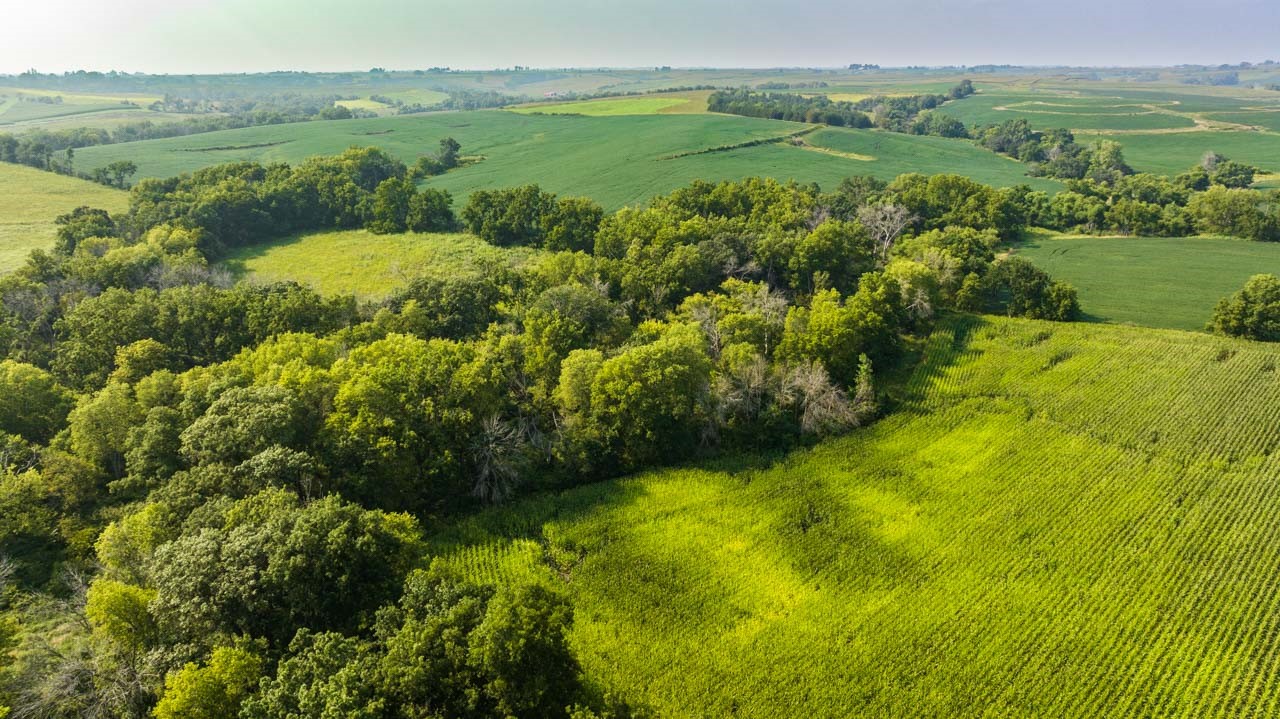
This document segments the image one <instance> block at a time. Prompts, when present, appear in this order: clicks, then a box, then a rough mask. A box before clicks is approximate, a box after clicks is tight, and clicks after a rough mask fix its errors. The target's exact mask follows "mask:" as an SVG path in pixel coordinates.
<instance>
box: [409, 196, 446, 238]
mask: <svg viewBox="0 0 1280 719" xmlns="http://www.w3.org/2000/svg"><path fill="white" fill-rule="evenodd" d="M452 205H453V196H452V195H450V194H449V191H448V190H437V189H434V188H431V187H428V188H426V189H424V190H423V191H422V192H419V193H417V194H415V195H414V196H413V197H412V198H410V199H409V214H408V216H407V217H406V218H405V221H406V224H407V225H408V228H409V229H410V230H411V231H413V232H448V231H450V230H452V229H453V227H454V225H455V224H456V223H457V218H455V217H454V216H453V208H452Z"/></svg>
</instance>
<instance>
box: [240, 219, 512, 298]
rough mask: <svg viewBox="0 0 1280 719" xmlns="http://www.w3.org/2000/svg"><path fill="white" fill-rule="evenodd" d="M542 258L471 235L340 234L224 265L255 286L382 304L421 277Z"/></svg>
mask: <svg viewBox="0 0 1280 719" xmlns="http://www.w3.org/2000/svg"><path fill="white" fill-rule="evenodd" d="M536 254H537V251H536V250H532V249H529V248H523V247H518V248H511V249H500V248H497V247H494V246H492V245H490V244H488V243H486V242H484V241H483V240H480V239H478V238H476V237H473V236H471V235H467V234H415V233H407V234H402V235H375V234H373V233H371V232H369V231H367V230H339V231H332V232H317V233H312V234H305V235H297V236H294V237H289V238H285V239H282V240H277V241H274V242H269V243H265V244H261V245H255V246H253V247H244V248H240V249H238V250H236V251H235V252H234V253H233V254H231V255H230V256H229V257H228V258H227V259H226V260H225V261H224V265H225V266H226V267H228V268H229V269H231V270H232V272H233V273H234V274H236V275H238V276H240V277H243V278H246V279H248V280H250V281H254V282H275V281H295V282H301V283H302V284H305V285H310V286H311V287H313V288H314V289H316V290H317V291H318V292H321V293H325V294H353V295H356V296H357V297H358V298H361V299H368V300H376V299H380V298H382V297H385V296H386V295H388V294H390V293H391V292H392V291H393V290H395V289H396V288H398V287H401V286H404V285H406V284H408V283H409V281H410V280H412V279H414V278H417V277H424V276H438V277H441V278H444V277H453V276H457V275H460V274H466V273H470V272H475V271H476V269H477V266H478V263H482V262H498V261H505V262H509V263H511V264H512V265H519V264H520V263H522V262H524V261H526V260H528V259H529V258H531V257H534V256H535V255H536Z"/></svg>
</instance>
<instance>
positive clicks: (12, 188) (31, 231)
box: [0, 162, 129, 274]
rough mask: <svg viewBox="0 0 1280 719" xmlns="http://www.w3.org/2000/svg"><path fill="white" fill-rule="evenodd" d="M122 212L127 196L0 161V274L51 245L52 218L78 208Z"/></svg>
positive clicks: (116, 191) (83, 181)
mask: <svg viewBox="0 0 1280 719" xmlns="http://www.w3.org/2000/svg"><path fill="white" fill-rule="evenodd" d="M81 205H89V206H92V207H100V208H102V209H104V210H109V211H111V212H123V211H124V210H125V209H126V208H127V207H128V206H129V195H128V194H127V193H125V192H121V191H120V190H113V189H110V188H107V187H103V186H102V185H98V184H95V183H92V182H87V181H85V180H78V179H76V178H74V177H65V176H63V175H55V174H53V173H52V172H44V171H42V170H36V169H33V168H30V167H24V166H22V165H11V164H9V163H2V162H0V274H3V273H5V272H10V271H12V270H14V269H16V268H17V267H20V266H21V265H22V263H23V262H24V261H25V260H26V258H27V254H28V253H29V252H31V250H34V249H37V248H48V247H50V246H51V245H52V244H53V239H54V235H55V232H56V227H55V226H54V224H53V220H54V218H56V217H57V216H58V215H62V214H66V213H68V212H70V211H71V210H74V209H75V208H77V207H79V206H81Z"/></svg>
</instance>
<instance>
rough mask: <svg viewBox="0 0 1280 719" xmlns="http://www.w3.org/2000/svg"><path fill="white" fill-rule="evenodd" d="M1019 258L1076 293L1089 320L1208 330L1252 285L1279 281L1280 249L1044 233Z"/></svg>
mask: <svg viewBox="0 0 1280 719" xmlns="http://www.w3.org/2000/svg"><path fill="white" fill-rule="evenodd" d="M1017 252H1018V254H1020V255H1023V256H1024V257H1027V258H1028V259H1030V260H1032V261H1033V262H1035V263H1036V264H1037V265H1039V266H1040V267H1041V268H1042V269H1044V270H1045V271H1046V272H1048V273H1049V274H1050V275H1053V278H1054V279H1057V280H1064V281H1066V282H1070V283H1071V284H1072V285H1074V286H1075V287H1076V289H1077V290H1079V292H1080V307H1081V310H1083V312H1084V313H1085V314H1086V315H1087V316H1088V317H1089V318H1090V319H1093V320H1096V321H1101V322H1127V323H1132V324H1136V325H1143V326H1147V327H1169V328H1174V329H1184V330H1200V329H1203V328H1204V326H1205V324H1206V323H1207V322H1208V321H1209V317H1210V315H1211V314H1212V313H1213V307H1214V305H1215V304H1217V302H1218V300H1219V299H1221V298H1223V297H1225V296H1227V295H1229V294H1231V293H1233V292H1235V291H1237V290H1239V289H1240V288H1241V287H1242V286H1243V285H1244V283H1245V280H1247V279H1249V277H1251V276H1253V275H1256V274H1259V273H1267V272H1269V273H1272V274H1280V245H1276V244H1274V243H1268V242H1249V241H1247V240H1237V239H1218V238H1205V237H1083V236H1079V235H1054V234H1051V233H1045V234H1043V235H1040V236H1038V237H1035V238H1032V239H1030V240H1028V241H1026V242H1024V243H1023V244H1021V245H1020V246H1019V247H1018V250H1017Z"/></svg>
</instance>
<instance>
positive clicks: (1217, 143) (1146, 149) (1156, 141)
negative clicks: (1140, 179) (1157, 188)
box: [1076, 131, 1280, 175]
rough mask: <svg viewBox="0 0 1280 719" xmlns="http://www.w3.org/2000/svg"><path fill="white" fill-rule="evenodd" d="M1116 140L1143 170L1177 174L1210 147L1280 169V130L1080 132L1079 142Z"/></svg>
mask: <svg viewBox="0 0 1280 719" xmlns="http://www.w3.org/2000/svg"><path fill="white" fill-rule="evenodd" d="M1099 139H1107V140H1115V141H1116V142H1118V143H1120V145H1121V146H1122V147H1123V148H1124V156H1125V160H1127V161H1128V163H1129V164H1130V165H1132V166H1133V167H1134V168H1136V169H1138V170H1141V171H1143V172H1155V173H1159V174H1163V175H1176V174H1178V173H1180V172H1186V171H1187V170H1188V169H1190V168H1191V167H1193V166H1194V165H1197V164H1199V163H1200V159H1201V158H1202V157H1204V154H1205V153H1206V152H1208V151H1210V150H1212V151H1213V152H1217V153H1219V154H1221V155H1226V156H1227V157H1230V158H1231V159H1233V160H1238V161H1240V162H1246V163H1248V164H1250V165H1254V166H1255V167H1260V168H1262V169H1263V170H1267V171H1271V172H1276V171H1280V133H1263V132H1223V131H1205V132H1178V133H1145V134H1144V133H1137V134H1124V135H1090V134H1089V133H1077V135H1076V140H1077V141H1079V142H1085V143H1087V142H1093V141H1095V140H1099Z"/></svg>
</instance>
